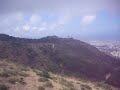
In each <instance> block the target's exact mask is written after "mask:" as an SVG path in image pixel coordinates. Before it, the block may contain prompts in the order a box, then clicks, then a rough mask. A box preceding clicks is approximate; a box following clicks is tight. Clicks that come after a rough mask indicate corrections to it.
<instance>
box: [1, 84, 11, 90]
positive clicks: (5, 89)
mask: <svg viewBox="0 0 120 90" xmlns="http://www.w3.org/2000/svg"><path fill="white" fill-rule="evenodd" d="M0 90H9V87H8V86H6V85H4V84H0Z"/></svg>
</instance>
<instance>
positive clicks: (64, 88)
mask: <svg viewBox="0 0 120 90" xmlns="http://www.w3.org/2000/svg"><path fill="white" fill-rule="evenodd" d="M60 90H76V89H75V88H74V87H62V89H60Z"/></svg>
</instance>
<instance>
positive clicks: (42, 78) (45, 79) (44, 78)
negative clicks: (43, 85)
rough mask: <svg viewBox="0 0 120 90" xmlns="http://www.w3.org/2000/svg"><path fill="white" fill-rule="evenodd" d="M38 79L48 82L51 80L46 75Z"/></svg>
mask: <svg viewBox="0 0 120 90" xmlns="http://www.w3.org/2000/svg"><path fill="white" fill-rule="evenodd" d="M38 81H40V82H47V81H49V80H48V79H47V78H46V77H41V78H39V79H38Z"/></svg>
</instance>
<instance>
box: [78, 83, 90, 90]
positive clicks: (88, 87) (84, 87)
mask: <svg viewBox="0 0 120 90" xmlns="http://www.w3.org/2000/svg"><path fill="white" fill-rule="evenodd" d="M80 86H81V90H92V88H91V87H90V86H88V85H87V84H81V85H80Z"/></svg>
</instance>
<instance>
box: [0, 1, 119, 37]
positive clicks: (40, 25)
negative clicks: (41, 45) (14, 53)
mask: <svg viewBox="0 0 120 90" xmlns="http://www.w3.org/2000/svg"><path fill="white" fill-rule="evenodd" d="M0 33H5V34H9V35H13V36H17V37H25V38H26V37H27V38H40V37H43V36H48V35H58V36H62V37H67V36H68V35H70V36H73V37H75V38H80V39H119V38H120V0H0Z"/></svg>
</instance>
